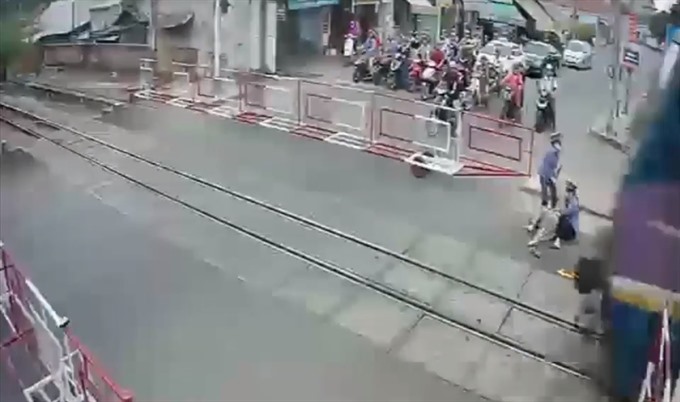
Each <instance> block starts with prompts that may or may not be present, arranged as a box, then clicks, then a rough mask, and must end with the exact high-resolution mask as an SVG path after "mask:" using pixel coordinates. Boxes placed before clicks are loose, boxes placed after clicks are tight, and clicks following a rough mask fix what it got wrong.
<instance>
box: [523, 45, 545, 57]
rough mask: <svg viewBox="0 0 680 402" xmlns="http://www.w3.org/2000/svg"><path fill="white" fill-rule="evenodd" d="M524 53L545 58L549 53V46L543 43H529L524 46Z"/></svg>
mask: <svg viewBox="0 0 680 402" xmlns="http://www.w3.org/2000/svg"><path fill="white" fill-rule="evenodd" d="M524 53H529V54H535V55H537V56H547V55H548V53H550V46H548V45H546V44H543V43H535V42H529V43H527V44H526V45H525V46H524Z"/></svg>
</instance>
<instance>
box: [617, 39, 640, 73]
mask: <svg viewBox="0 0 680 402" xmlns="http://www.w3.org/2000/svg"><path fill="white" fill-rule="evenodd" d="M621 63H622V64H623V65H624V66H625V67H626V68H628V69H630V70H634V69H636V68H638V67H639V66H640V49H639V48H638V47H637V46H636V45H634V44H633V43H629V44H627V45H626V46H624V47H623V51H622V52H621Z"/></svg>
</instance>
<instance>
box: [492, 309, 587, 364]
mask: <svg viewBox="0 0 680 402" xmlns="http://www.w3.org/2000/svg"><path fill="white" fill-rule="evenodd" d="M499 333H500V334H502V335H505V336H507V337H509V338H512V339H514V340H516V341H518V342H519V343H520V344H522V345H523V346H524V347H526V348H527V349H531V350H534V351H536V352H539V353H542V354H544V355H545V356H548V358H549V359H552V360H555V361H559V362H562V363H566V364H569V365H571V366H573V367H576V368H578V369H580V370H583V371H585V372H590V373H596V370H597V369H598V368H599V366H598V362H599V356H600V353H599V347H598V344H597V343H596V342H592V341H589V340H587V339H586V338H584V337H583V336H582V335H581V334H579V333H576V332H572V331H567V330H565V329H564V328H561V327H559V326H556V325H554V324H551V323H548V322H546V321H543V320H541V319H539V318H536V317H534V316H531V315H528V314H526V313H523V312H521V311H518V310H513V311H512V312H510V314H509V316H508V318H507V320H505V322H504V323H503V325H502V326H501V328H500V331H499Z"/></svg>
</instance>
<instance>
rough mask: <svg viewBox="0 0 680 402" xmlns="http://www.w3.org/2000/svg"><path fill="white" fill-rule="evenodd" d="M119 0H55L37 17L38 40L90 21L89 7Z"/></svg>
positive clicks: (36, 36)
mask: <svg viewBox="0 0 680 402" xmlns="http://www.w3.org/2000/svg"><path fill="white" fill-rule="evenodd" d="M120 3H121V0H55V1H53V2H52V3H51V4H50V5H49V7H47V8H46V9H45V10H44V11H43V12H42V14H40V17H38V24H37V25H38V30H39V32H38V33H36V34H35V35H34V36H33V40H38V39H40V38H42V37H45V36H49V35H57V34H65V33H68V32H71V31H72V30H73V29H75V28H77V27H79V26H81V25H83V24H86V23H88V22H89V21H90V9H91V8H95V9H96V8H100V7H101V8H107V7H111V6H112V5H115V4H120Z"/></svg>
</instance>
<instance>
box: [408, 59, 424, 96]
mask: <svg viewBox="0 0 680 402" xmlns="http://www.w3.org/2000/svg"><path fill="white" fill-rule="evenodd" d="M426 66H427V63H426V62H425V60H424V59H422V58H420V57H419V58H417V59H415V60H414V61H413V62H412V63H411V65H410V66H409V70H408V80H409V92H416V91H417V90H418V89H419V88H420V87H421V85H422V82H421V78H422V76H423V71H424V70H425V67H426Z"/></svg>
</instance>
